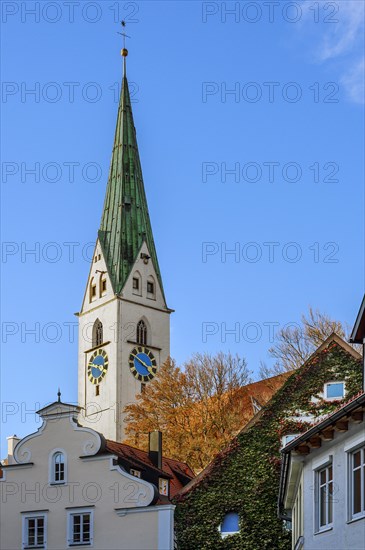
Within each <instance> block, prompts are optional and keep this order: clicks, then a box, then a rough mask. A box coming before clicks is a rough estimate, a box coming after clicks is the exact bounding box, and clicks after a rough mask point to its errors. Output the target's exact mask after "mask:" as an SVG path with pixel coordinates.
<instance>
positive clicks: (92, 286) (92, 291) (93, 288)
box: [89, 277, 96, 302]
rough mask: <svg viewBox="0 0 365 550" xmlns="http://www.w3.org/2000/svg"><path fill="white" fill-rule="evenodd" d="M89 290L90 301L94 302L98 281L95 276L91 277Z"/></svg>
mask: <svg viewBox="0 0 365 550" xmlns="http://www.w3.org/2000/svg"><path fill="white" fill-rule="evenodd" d="M89 292H90V296H89V299H90V302H92V301H93V300H95V298H96V282H95V279H94V277H92V278H91V281H90V289H89Z"/></svg>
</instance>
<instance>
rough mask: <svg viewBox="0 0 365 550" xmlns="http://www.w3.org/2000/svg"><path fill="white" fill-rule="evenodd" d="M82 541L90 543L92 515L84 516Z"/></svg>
mask: <svg viewBox="0 0 365 550" xmlns="http://www.w3.org/2000/svg"><path fill="white" fill-rule="evenodd" d="M82 540H83V542H90V514H84V515H83V524H82Z"/></svg>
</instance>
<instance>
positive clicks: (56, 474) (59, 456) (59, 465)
mask: <svg viewBox="0 0 365 550" xmlns="http://www.w3.org/2000/svg"><path fill="white" fill-rule="evenodd" d="M50 483H66V455H65V453H64V452H63V451H56V452H54V453H53V455H52V457H51V463H50Z"/></svg>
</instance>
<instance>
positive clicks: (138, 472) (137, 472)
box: [129, 468, 141, 478]
mask: <svg viewBox="0 0 365 550" xmlns="http://www.w3.org/2000/svg"><path fill="white" fill-rule="evenodd" d="M129 473H130V474H131V476H134V477H139V478H140V477H141V471H140V470H135V469H134V468H131V469H130V470H129Z"/></svg>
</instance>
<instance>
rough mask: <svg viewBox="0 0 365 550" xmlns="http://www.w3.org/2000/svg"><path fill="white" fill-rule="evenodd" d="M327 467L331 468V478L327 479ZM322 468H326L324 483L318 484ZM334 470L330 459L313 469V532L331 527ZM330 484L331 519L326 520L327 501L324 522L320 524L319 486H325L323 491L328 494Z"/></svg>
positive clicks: (319, 531)
mask: <svg viewBox="0 0 365 550" xmlns="http://www.w3.org/2000/svg"><path fill="white" fill-rule="evenodd" d="M329 468H332V479H331V480H330V481H328V470H329ZM323 470H326V482H325V484H323V485H321V484H320V475H321V472H323ZM333 474H334V470H333V463H332V461H330V462H327V463H326V464H322V465H321V466H320V467H318V468H317V469H316V470H315V471H314V475H315V481H314V487H315V491H314V514H315V518H314V519H315V521H314V529H315V531H314V532H315V533H322V532H323V531H328V530H329V529H332V528H333V516H334V506H333V503H334V499H333V487H334V478H333ZM330 485H332V501H331V507H332V521H331V522H329V521H328V510H329V508H328V502H327V505H326V523H325V524H324V525H321V488H322V487H325V491H326V492H327V494H330V491H329V490H328V488H329V486H330Z"/></svg>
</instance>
